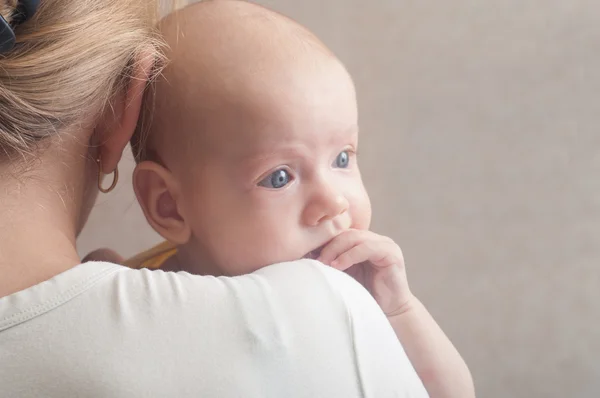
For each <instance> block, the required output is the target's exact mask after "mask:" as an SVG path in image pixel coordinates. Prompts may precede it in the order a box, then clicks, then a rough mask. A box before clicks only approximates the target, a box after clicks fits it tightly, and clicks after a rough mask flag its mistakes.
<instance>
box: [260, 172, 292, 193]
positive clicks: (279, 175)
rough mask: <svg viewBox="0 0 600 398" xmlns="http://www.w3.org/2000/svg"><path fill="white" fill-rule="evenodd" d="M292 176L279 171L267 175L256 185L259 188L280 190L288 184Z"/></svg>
mask: <svg viewBox="0 0 600 398" xmlns="http://www.w3.org/2000/svg"><path fill="white" fill-rule="evenodd" d="M291 179H292V176H291V175H290V173H289V172H288V171H287V170H284V169H279V170H276V171H274V172H273V173H271V174H269V175H268V176H267V177H266V178H265V179H264V180H262V181H261V182H259V183H258V185H260V186H261V187H265V188H274V189H281V188H283V187H285V186H286V185H287V184H289V183H290V181H291Z"/></svg>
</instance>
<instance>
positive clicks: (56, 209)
mask: <svg viewBox="0 0 600 398" xmlns="http://www.w3.org/2000/svg"><path fill="white" fill-rule="evenodd" d="M36 163H37V164H36V166H37V167H36V169H32V170H30V171H28V172H27V173H20V174H18V176H17V177H13V176H14V175H15V174H16V172H15V170H14V167H12V168H11V169H9V167H10V166H5V165H2V166H0V207H1V209H2V211H1V212H0V275H1V278H0V297H4V296H7V295H9V294H12V293H15V292H18V291H20V290H23V289H26V288H28V287H31V286H33V285H36V284H38V283H40V282H43V281H45V280H47V279H49V278H51V277H53V276H55V275H57V274H59V273H61V272H64V271H66V270H67V269H69V268H72V267H73V266H75V265H77V264H78V263H79V262H80V260H79V256H78V254H77V250H76V247H75V239H76V233H77V231H76V229H77V227H76V225H77V222H76V219H77V217H76V216H74V215H75V214H77V210H78V209H77V203H76V200H75V198H76V197H77V194H76V193H75V191H77V189H76V188H74V186H72V185H71V184H72V183H73V180H69V178H71V177H76V176H73V175H71V176H69V175H68V174H70V172H69V171H68V166H73V165H72V164H71V165H68V164H67V163H70V162H61V164H48V163H46V162H43V160H40V161H39V162H36ZM44 163H45V164H44ZM79 168H80V169H81V170H83V168H84V167H83V165H79ZM76 180H77V179H75V181H76Z"/></svg>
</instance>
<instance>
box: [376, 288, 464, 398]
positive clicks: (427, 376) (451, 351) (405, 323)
mask: <svg viewBox="0 0 600 398" xmlns="http://www.w3.org/2000/svg"><path fill="white" fill-rule="evenodd" d="M387 317H388V320H389V321H390V323H391V325H392V328H393V329H394V332H396V336H398V339H400V342H401V343H402V345H403V346H404V350H405V351H406V354H407V355H408V358H409V359H410V361H411V363H412V364H413V366H414V367H415V370H416V371H417V374H418V375H419V377H420V378H421V381H422V382H423V384H424V385H425V388H426V389H427V392H428V393H429V395H430V396H431V397H432V398H442V397H444V398H446V397H448V398H450V397H457V398H458V397H461V398H469V397H475V388H474V386H473V379H472V377H471V373H470V372H469V368H468V367H467V365H466V363H465V361H464V360H463V359H462V357H461V356H460V354H459V353H458V351H457V350H456V348H455V347H454V346H453V345H452V342H450V339H448V337H447V336H446V335H445V334H444V332H443V331H442V329H441V328H440V327H439V325H438V324H437V322H436V321H435V320H434V319H433V317H432V316H431V315H430V314H429V312H428V311H427V309H426V308H425V306H424V305H423V304H422V303H421V302H420V301H419V300H418V299H417V298H416V297H414V296H413V297H412V299H411V300H410V302H409V303H408V304H406V305H405V306H404V308H403V309H402V310H401V311H398V312H397V313H396V314H389V315H387Z"/></svg>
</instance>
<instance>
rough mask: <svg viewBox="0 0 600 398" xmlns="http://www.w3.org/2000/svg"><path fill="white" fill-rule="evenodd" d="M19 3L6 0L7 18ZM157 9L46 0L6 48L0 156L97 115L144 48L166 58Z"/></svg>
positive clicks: (0, 73)
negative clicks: (14, 42)
mask: <svg viewBox="0 0 600 398" xmlns="http://www.w3.org/2000/svg"><path fill="white" fill-rule="evenodd" d="M16 6H17V1H16V0H0V14H1V15H2V16H3V17H4V18H5V19H6V21H7V22H8V23H10V22H11V19H12V18H13V17H14V15H15V14H16V12H15V8H16ZM158 8H159V7H158V0H43V1H41V2H40V6H39V8H38V11H37V13H36V14H35V15H34V16H33V18H31V19H30V20H28V21H27V22H25V23H23V24H21V25H18V26H16V27H15V29H14V30H15V33H16V38H17V42H16V45H15V47H14V48H13V49H12V50H10V51H9V52H7V53H4V54H0V162H3V161H5V160H6V158H8V159H10V158H12V156H14V155H18V156H19V157H25V156H26V155H28V154H34V153H35V151H36V148H37V147H38V145H39V143H40V142H41V141H42V140H43V139H44V138H46V137H49V136H52V135H55V134H57V133H60V132H61V131H65V130H67V129H69V128H71V127H76V126H78V124H80V123H83V122H84V121H87V120H89V118H90V115H98V116H99V115H100V114H101V113H102V112H103V111H104V110H105V109H106V108H107V107H109V106H110V102H111V99H112V98H113V97H114V96H115V94H116V93H118V92H119V90H121V89H122V88H123V87H124V85H125V84H127V81H128V77H129V76H130V74H131V70H132V68H133V67H134V66H135V65H134V63H135V62H136V61H139V58H140V56H141V55H142V54H144V55H146V56H151V57H154V58H155V59H156V60H158V61H162V60H163V56H162V48H161V47H162V45H163V42H162V41H161V39H160V36H159V35H158V33H157V31H156V27H155V25H156V22H157V19H158V16H159V15H158V12H159V11H158ZM160 65H161V62H159V63H157V68H158V67H160ZM157 71H158V69H157Z"/></svg>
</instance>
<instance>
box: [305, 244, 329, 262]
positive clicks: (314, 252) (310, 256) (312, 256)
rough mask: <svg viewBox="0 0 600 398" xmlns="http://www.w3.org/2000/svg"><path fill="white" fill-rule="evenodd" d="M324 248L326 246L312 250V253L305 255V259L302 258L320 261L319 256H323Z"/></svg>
mask: <svg viewBox="0 0 600 398" xmlns="http://www.w3.org/2000/svg"><path fill="white" fill-rule="evenodd" d="M323 247H325V245H323V246H319V247H317V248H316V249H315V250H312V251H310V252H308V253H306V254H305V255H304V257H302V258H307V259H310V260H316V259H318V258H319V256H320V255H321V251H322V250H323Z"/></svg>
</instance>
